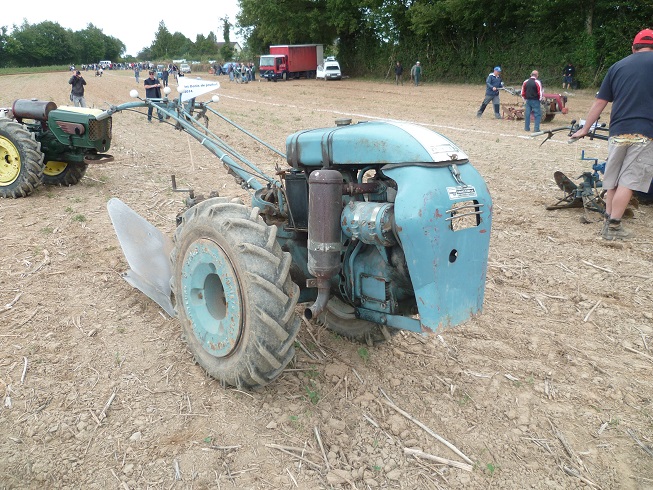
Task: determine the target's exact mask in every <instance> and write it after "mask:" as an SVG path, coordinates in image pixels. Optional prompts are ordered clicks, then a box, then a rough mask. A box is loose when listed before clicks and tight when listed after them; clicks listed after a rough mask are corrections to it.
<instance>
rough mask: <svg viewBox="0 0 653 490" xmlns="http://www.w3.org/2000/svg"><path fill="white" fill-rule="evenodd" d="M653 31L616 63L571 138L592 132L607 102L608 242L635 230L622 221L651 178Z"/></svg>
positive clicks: (638, 38) (605, 183) (642, 35)
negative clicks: (609, 108) (608, 123)
mask: <svg viewBox="0 0 653 490" xmlns="http://www.w3.org/2000/svg"><path fill="white" fill-rule="evenodd" d="M651 80H653V30H651V29H644V30H643V31H640V32H638V33H637V35H636V36H635V39H634V40H633V45H632V54H630V55H629V56H627V57H626V58H623V59H622V60H620V61H617V62H616V63H615V64H614V65H612V66H611V67H610V68H609V69H608V72H607V73H606V75H605V78H604V79H603V83H601V88H600V89H599V92H598V93H597V94H596V100H595V101H594V104H593V105H592V107H591V108H590V110H589V112H588V113H587V117H586V118H585V124H583V127H582V128H580V129H579V130H578V131H576V132H575V133H574V134H572V135H571V137H572V139H578V138H583V137H585V136H587V135H588V134H589V131H590V129H591V127H592V125H593V124H594V123H595V122H597V121H598V119H599V116H600V115H601V112H603V109H605V108H606V106H607V105H608V103H609V102H612V108H611V111H610V128H609V138H608V160H607V162H606V165H605V173H604V177H603V189H605V190H606V194H605V221H604V224H603V229H602V230H601V236H602V237H603V239H605V240H627V239H629V238H631V237H632V233H631V232H629V231H628V230H626V229H624V228H623V226H622V225H621V218H622V217H623V215H624V212H625V211H626V207H627V206H628V203H629V202H630V198H631V197H632V195H633V191H640V192H648V190H649V187H650V185H651V181H652V180H653V111H652V110H651V108H652V107H653V90H651Z"/></svg>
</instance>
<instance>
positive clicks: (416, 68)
mask: <svg viewBox="0 0 653 490" xmlns="http://www.w3.org/2000/svg"><path fill="white" fill-rule="evenodd" d="M421 76H422V66H421V65H420V64H419V61H418V62H417V63H415V64H414V65H413V67H412V68H411V69H410V78H412V79H413V80H414V81H415V86H416V87H417V86H418V85H419V79H420V77H421Z"/></svg>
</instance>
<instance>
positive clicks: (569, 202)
mask: <svg viewBox="0 0 653 490" xmlns="http://www.w3.org/2000/svg"><path fill="white" fill-rule="evenodd" d="M553 178H554V179H555V181H556V184H558V187H560V190H561V191H562V192H564V196H563V197H562V199H560V200H558V202H556V203H555V204H552V205H550V206H547V207H546V209H548V210H553V209H568V208H582V207H583V199H582V197H580V196H578V195H577V194H578V193H577V192H576V190H577V189H578V186H577V185H576V184H574V183H573V182H572V181H571V179H569V177H567V176H566V175H565V174H563V173H562V172H560V171H557V172H555V173H554V174H553Z"/></svg>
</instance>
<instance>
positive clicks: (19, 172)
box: [0, 118, 44, 198]
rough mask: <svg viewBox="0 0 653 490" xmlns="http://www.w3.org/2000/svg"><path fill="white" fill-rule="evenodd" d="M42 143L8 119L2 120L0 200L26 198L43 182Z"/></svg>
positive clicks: (0, 136) (21, 126) (0, 121)
mask: <svg viewBox="0 0 653 490" xmlns="http://www.w3.org/2000/svg"><path fill="white" fill-rule="evenodd" d="M43 167H44V165H43V153H41V143H39V142H37V141H36V139H35V137H34V133H32V132H30V131H29V130H27V129H26V128H25V127H24V126H23V125H22V124H19V123H17V122H15V121H13V120H11V119H9V118H0V196H2V197H14V198H15V197H27V196H28V195H30V194H31V193H32V192H34V189H36V188H37V187H38V186H39V185H40V184H41V179H42V178H43Z"/></svg>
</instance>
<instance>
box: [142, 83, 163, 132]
mask: <svg viewBox="0 0 653 490" xmlns="http://www.w3.org/2000/svg"><path fill="white" fill-rule="evenodd" d="M149 73H150V76H149V78H146V79H145V80H143V85H145V97H146V98H147V99H160V98H161V84H160V83H159V81H158V80H157V79H156V78H154V71H153V70H150V72H149ZM152 110H153V107H152V106H149V107H148V108H147V122H152ZM156 114H157V116H158V117H159V122H163V115H162V114H161V113H160V112H159V110H158V109H157V111H156Z"/></svg>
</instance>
